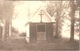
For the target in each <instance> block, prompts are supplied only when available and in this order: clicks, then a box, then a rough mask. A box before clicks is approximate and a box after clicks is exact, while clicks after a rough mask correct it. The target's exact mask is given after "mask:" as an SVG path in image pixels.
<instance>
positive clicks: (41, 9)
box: [29, 7, 55, 22]
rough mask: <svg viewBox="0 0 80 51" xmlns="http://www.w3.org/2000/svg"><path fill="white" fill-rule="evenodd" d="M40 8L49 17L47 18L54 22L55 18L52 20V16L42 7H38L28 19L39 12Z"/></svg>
mask: <svg viewBox="0 0 80 51" xmlns="http://www.w3.org/2000/svg"><path fill="white" fill-rule="evenodd" d="M40 10H42V11H44V12H45V14H46V15H47V16H48V17H49V19H50V20H51V22H55V20H53V18H52V17H51V16H50V15H49V14H48V13H47V12H46V11H45V10H44V9H43V8H42V7H40V8H39V9H37V10H36V12H35V13H34V14H33V15H32V16H31V17H30V18H29V20H31V19H32V18H33V17H34V15H35V14H36V13H37V12H39V11H40Z"/></svg>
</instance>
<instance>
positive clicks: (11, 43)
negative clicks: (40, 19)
mask: <svg viewBox="0 0 80 51" xmlns="http://www.w3.org/2000/svg"><path fill="white" fill-rule="evenodd" d="M0 45H1V46H0V50H3V51H11V50H12V51H18V50H19V51H20V50H21V51H26V50H27V51H53V50H54V51H60V50H61V51H69V50H70V51H73V50H74V51H77V50H79V42H78V41H77V42H69V39H66V38H59V39H55V38H53V41H52V42H51V43H44V42H43V43H35V44H28V43H27V41H26V40H25V38H22V37H21V38H20V37H19V38H8V39H7V40H6V41H3V42H0Z"/></svg>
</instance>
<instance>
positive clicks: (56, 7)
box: [47, 1, 63, 38]
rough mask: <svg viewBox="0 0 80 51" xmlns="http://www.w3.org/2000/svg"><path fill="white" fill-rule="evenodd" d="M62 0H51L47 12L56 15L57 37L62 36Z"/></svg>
mask: <svg viewBox="0 0 80 51" xmlns="http://www.w3.org/2000/svg"><path fill="white" fill-rule="evenodd" d="M62 10H63V9H62V1H50V2H49V4H47V12H48V13H49V14H50V15H51V17H53V16H54V15H55V20H56V32H55V33H56V34H55V38H59V37H61V35H60V34H61V29H62V28H61V27H62V23H61V22H62V20H61V12H62Z"/></svg>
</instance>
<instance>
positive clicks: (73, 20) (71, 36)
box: [70, 1, 76, 41]
mask: <svg viewBox="0 0 80 51" xmlns="http://www.w3.org/2000/svg"><path fill="white" fill-rule="evenodd" d="M70 4H71V5H70V6H71V12H70V17H71V32H70V41H74V23H75V11H76V6H75V4H74V1H70Z"/></svg>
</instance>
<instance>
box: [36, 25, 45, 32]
mask: <svg viewBox="0 0 80 51" xmlns="http://www.w3.org/2000/svg"><path fill="white" fill-rule="evenodd" d="M37 31H38V32H45V25H37Z"/></svg>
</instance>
